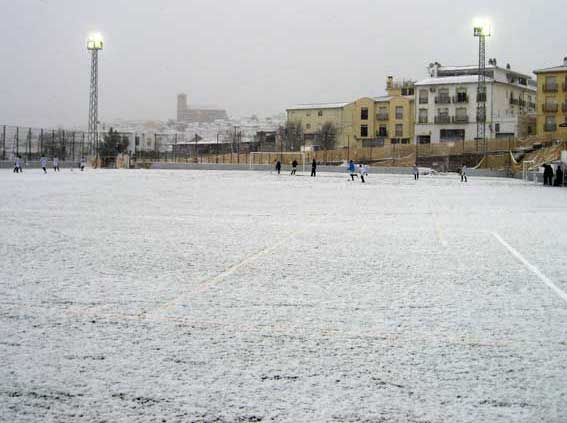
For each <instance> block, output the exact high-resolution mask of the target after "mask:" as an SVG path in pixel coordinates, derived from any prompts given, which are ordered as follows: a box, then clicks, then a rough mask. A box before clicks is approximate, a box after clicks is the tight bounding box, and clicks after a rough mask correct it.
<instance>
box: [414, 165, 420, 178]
mask: <svg viewBox="0 0 567 423" xmlns="http://www.w3.org/2000/svg"><path fill="white" fill-rule="evenodd" d="M413 179H414V180H416V181H417V180H419V167H417V163H416V164H414V165H413Z"/></svg>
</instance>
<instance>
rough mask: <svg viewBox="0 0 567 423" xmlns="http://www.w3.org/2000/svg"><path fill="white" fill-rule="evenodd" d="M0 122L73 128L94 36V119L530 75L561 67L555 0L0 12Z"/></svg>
mask: <svg viewBox="0 0 567 423" xmlns="http://www.w3.org/2000/svg"><path fill="white" fill-rule="evenodd" d="M0 6H1V7H0V10H1V13H0V28H1V34H2V43H0V53H1V55H0V57H1V61H0V124H3V123H6V124H18V125H26V126H28V125H29V126H39V125H45V126H47V125H66V126H69V125H86V121H87V113H88V85H89V56H88V54H87V51H86V48H85V39H86V36H87V34H88V33H89V32H90V31H93V30H97V31H100V32H101V33H103V35H104V36H105V40H106V45H105V50H104V52H103V53H102V56H101V85H102V88H101V99H100V100H101V103H100V107H101V113H100V114H101V120H103V121H108V120H111V119H115V118H128V119H135V118H139V119H151V118H153V119H167V118H172V117H174V116H175V107H176V98H175V97H176V94H177V93H178V92H181V91H185V92H187V93H188V94H189V96H190V101H191V102H192V103H194V104H201V105H213V106H219V107H224V108H226V109H227V110H228V112H229V114H231V115H243V114H251V113H257V114H259V115H267V114H273V113H278V112H281V111H284V110H285V108H286V106H289V105H291V104H295V103H309V102H324V101H343V100H351V99H354V98H356V97H359V96H364V95H380V94H382V93H383V91H384V84H385V78H386V75H389V74H392V75H395V76H396V77H400V78H401V77H405V78H415V79H420V78H423V77H425V68H426V66H427V64H428V63H430V62H432V61H439V62H441V63H443V64H452V65H458V64H472V63H475V62H476V54H477V44H476V43H477V42H476V40H475V39H474V38H473V36H472V28H471V25H472V20H473V18H474V17H475V16H489V17H490V18H491V20H492V22H493V30H494V35H493V37H492V39H491V40H490V41H489V43H488V56H489V57H496V58H497V59H498V60H499V63H500V64H505V63H508V62H510V63H511V64H512V67H513V68H514V69H517V70H520V71H525V72H531V71H532V70H533V69H535V68H539V67H546V66H553V65H557V64H559V63H560V62H561V61H562V58H563V57H564V56H567V45H566V44H565V40H566V39H567V25H566V20H565V13H554V12H553V11H556V12H557V11H562V10H563V9H564V0H548V1H546V2H545V3H541V1H532V0H529V1H521V2H519V1H517V0H501V1H495V0H490V1H488V0H480V1H477V2H471V1H460V0H458V1H457V0H455V1H441V0H427V1H422V0H419V1H418V0H398V1H396V2H392V1H388V2H386V1H381V0H348V1H334V0H287V1H274V0H216V1H211V0H159V1H158V0H97V1H84V0H17V1H16V0H0Z"/></svg>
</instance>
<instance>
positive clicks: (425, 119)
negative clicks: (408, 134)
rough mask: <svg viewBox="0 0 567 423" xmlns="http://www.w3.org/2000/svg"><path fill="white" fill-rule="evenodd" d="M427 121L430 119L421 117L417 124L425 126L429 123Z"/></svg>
mask: <svg viewBox="0 0 567 423" xmlns="http://www.w3.org/2000/svg"><path fill="white" fill-rule="evenodd" d="M427 120H428V119H427V118H426V117H420V118H417V123H419V124H420V125H425V124H427V123H428V122H427Z"/></svg>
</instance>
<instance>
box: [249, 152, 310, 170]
mask: <svg viewBox="0 0 567 423" xmlns="http://www.w3.org/2000/svg"><path fill="white" fill-rule="evenodd" d="M276 160H280V161H281V163H282V168H284V167H285V168H286V169H287V168H291V163H292V162H293V161H294V160H297V162H298V164H299V165H300V166H301V169H302V172H305V153H304V152H303V151H287V152H281V153H278V152H276V151H253V152H251V153H250V158H249V163H248V165H249V168H250V169H254V166H269V167H273V166H275V163H274V162H275V161H276Z"/></svg>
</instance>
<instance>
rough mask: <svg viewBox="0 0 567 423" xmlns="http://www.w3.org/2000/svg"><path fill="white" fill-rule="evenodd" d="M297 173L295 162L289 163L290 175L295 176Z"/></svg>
mask: <svg viewBox="0 0 567 423" xmlns="http://www.w3.org/2000/svg"><path fill="white" fill-rule="evenodd" d="M296 172H297V160H295V159H293V162H291V174H292V175H295V174H296Z"/></svg>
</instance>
